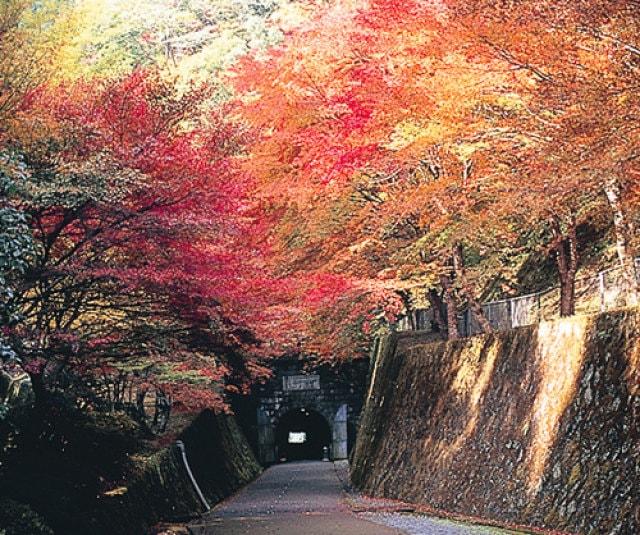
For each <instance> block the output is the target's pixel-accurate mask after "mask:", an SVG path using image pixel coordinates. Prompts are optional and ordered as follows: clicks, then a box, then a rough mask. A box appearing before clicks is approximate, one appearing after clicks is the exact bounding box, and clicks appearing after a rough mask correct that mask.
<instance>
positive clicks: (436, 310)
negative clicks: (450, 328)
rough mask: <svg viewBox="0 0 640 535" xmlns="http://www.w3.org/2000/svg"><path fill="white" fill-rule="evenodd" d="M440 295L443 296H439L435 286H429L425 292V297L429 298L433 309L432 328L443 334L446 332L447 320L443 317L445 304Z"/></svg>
mask: <svg viewBox="0 0 640 535" xmlns="http://www.w3.org/2000/svg"><path fill="white" fill-rule="evenodd" d="M442 297H443V296H441V295H440V294H439V293H438V291H437V290H436V289H435V288H431V289H429V291H428V292H427V298H428V299H429V303H430V304H431V309H432V310H433V322H434V328H433V330H434V331H435V332H439V333H442V335H443V336H445V335H446V332H447V321H446V319H445V315H446V306H445V304H444V301H443V300H442Z"/></svg>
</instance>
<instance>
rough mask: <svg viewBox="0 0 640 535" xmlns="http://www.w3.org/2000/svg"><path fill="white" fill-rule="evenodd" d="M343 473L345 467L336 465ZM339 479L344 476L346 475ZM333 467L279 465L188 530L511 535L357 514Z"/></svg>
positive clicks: (210, 534) (281, 534)
mask: <svg viewBox="0 0 640 535" xmlns="http://www.w3.org/2000/svg"><path fill="white" fill-rule="evenodd" d="M337 468H338V469H342V470H344V467H341V466H338V467H337ZM341 477H344V475H343V474H342V475H341ZM343 488H344V487H343V485H342V483H341V482H340V480H339V479H338V475H337V474H336V467H334V465H333V463H323V462H315V461H307V462H299V463H288V464H280V465H276V466H273V467H271V468H269V469H268V470H267V471H265V472H264V473H263V474H262V475H261V476H260V477H259V478H258V479H257V480H256V481H254V482H253V483H251V484H250V485H248V486H247V487H245V488H244V489H243V490H241V491H240V492H239V493H238V494H236V495H235V496H233V497H232V498H230V499H228V500H227V501H225V502H223V503H222V504H220V505H218V506H217V507H216V508H215V509H214V510H213V511H212V512H211V513H209V514H208V515H206V516H205V517H203V518H202V519H201V520H199V521H196V522H194V523H192V524H191V525H190V526H189V528H190V530H191V532H192V533H193V534H194V535H248V534H251V535H276V534H277V535H487V534H491V535H494V534H498V533H500V534H506V533H512V532H506V531H501V530H498V529H495V528H487V527H480V526H470V525H466V524H460V523H456V522H449V521H446V520H439V519H433V518H428V517H426V516H421V515H407V514H388V513H365V514H359V515H355V514H354V513H352V512H351V511H350V510H349V508H348V507H347V505H346V503H345V500H344V493H343Z"/></svg>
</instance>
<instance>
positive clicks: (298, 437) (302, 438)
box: [288, 431, 307, 444]
mask: <svg viewBox="0 0 640 535" xmlns="http://www.w3.org/2000/svg"><path fill="white" fill-rule="evenodd" d="M306 441H307V434H306V433H305V432H304V431H290V432H289V441H288V442H289V444H304V443H305V442H306Z"/></svg>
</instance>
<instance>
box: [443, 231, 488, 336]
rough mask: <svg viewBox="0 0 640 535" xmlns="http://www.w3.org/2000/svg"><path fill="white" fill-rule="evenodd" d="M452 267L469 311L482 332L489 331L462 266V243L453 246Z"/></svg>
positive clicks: (486, 320)
mask: <svg viewBox="0 0 640 535" xmlns="http://www.w3.org/2000/svg"><path fill="white" fill-rule="evenodd" d="M452 256H453V269H454V271H455V274H456V278H457V280H458V282H459V284H460V290H461V291H462V293H463V294H464V296H465V297H466V299H467V303H468V304H469V308H470V309H471V313H472V314H473V315H474V316H475V318H476V319H477V320H478V323H479V324H480V327H481V328H482V332H485V333H490V332H491V331H493V329H492V327H491V323H489V320H488V319H487V317H486V316H485V315H484V310H483V309H482V305H481V304H480V301H478V299H477V298H476V292H475V288H474V286H473V284H472V283H471V282H470V281H469V279H468V278H467V272H466V269H465V266H464V254H463V251H462V244H460V243H458V244H456V245H454V246H453V250H452Z"/></svg>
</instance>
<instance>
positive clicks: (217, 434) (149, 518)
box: [85, 411, 261, 535]
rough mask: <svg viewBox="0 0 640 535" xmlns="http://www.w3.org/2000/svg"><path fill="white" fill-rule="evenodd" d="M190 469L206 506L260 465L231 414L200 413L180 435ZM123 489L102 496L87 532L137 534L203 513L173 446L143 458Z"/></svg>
mask: <svg viewBox="0 0 640 535" xmlns="http://www.w3.org/2000/svg"><path fill="white" fill-rule="evenodd" d="M180 439H181V440H182V441H183V442H184V443H185V446H186V454H187V459H188V461H189V465H190V467H191V470H192V472H193V474H194V476H195V478H196V480H197V482H198V484H199V486H200V488H201V490H202V492H203V494H204V495H205V497H206V498H207V501H208V502H209V504H210V505H212V506H213V505H214V504H216V503H218V502H220V501H221V500H223V499H224V498H226V497H227V496H229V495H230V494H232V493H233V492H235V491H236V490H238V489H239V488H241V487H242V486H244V485H245V484H247V483H248V482H249V481H251V480H252V479H254V478H255V477H256V476H257V475H258V474H259V473H260V471H261V467H260V465H259V464H258V462H257V461H256V458H255V456H254V454H253V452H252V450H251V448H250V447H249V445H248V443H247V441H246V439H245V437H244V435H243V434H242V432H241V431H240V429H239V428H238V425H237V423H236V421H235V418H234V417H233V416H229V415H214V414H213V413H211V412H209V411H205V412H203V413H202V414H201V415H200V416H199V417H198V418H197V419H196V420H195V421H194V422H193V423H192V424H191V426H189V428H187V429H186V430H185V431H184V433H182V435H181V436H180ZM123 491H124V492H122V493H117V492H116V493H115V494H113V495H111V496H105V497H104V503H103V507H101V508H100V509H99V510H98V511H97V512H93V513H92V514H93V515H94V518H93V519H91V520H89V519H87V522H85V525H93V526H95V527H94V528H93V529H92V533H94V534H95V533H104V534H105V535H106V534H110V535H115V534H122V535H129V534H130V535H140V534H142V533H145V532H146V530H147V529H148V528H149V527H150V526H151V525H153V524H155V523H156V522H158V521H160V520H185V519H188V518H193V517H194V516H196V515H197V514H199V513H203V512H204V511H205V509H204V506H203V505H202V503H201V501H200V500H199V498H198V496H197V494H196V492H195V490H194V488H193V486H192V484H191V482H190V480H189V477H188V475H187V473H186V471H185V468H184V465H183V462H182V458H181V454H180V452H179V451H178V448H177V447H176V446H175V444H174V445H172V446H170V447H168V448H165V449H164V450H162V451H160V452H158V453H156V454H155V455H153V456H151V457H149V458H147V459H146V460H145V461H144V462H142V463H141V464H140V468H139V472H138V474H136V475H135V476H133V477H132V478H131V479H130V482H129V483H128V484H127V486H126V487H125V488H124V489H123Z"/></svg>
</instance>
